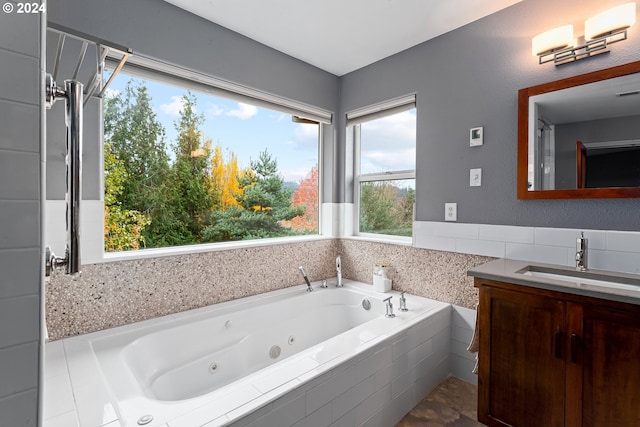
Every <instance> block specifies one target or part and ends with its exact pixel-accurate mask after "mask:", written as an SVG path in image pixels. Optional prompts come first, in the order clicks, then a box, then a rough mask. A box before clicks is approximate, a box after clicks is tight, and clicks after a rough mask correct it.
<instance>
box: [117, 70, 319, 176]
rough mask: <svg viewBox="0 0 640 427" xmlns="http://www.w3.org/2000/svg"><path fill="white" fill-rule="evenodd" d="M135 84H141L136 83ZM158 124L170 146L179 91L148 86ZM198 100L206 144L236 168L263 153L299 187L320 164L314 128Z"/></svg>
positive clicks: (204, 97) (120, 80) (207, 98)
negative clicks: (232, 157)
mask: <svg viewBox="0 0 640 427" xmlns="http://www.w3.org/2000/svg"><path fill="white" fill-rule="evenodd" d="M130 79H131V77H130V76H128V75H126V74H124V73H122V72H120V73H119V74H118V75H117V76H116V78H115V79H114V80H113V82H112V83H111V85H110V86H109V89H108V94H107V96H109V95H113V94H117V93H122V92H123V91H124V88H125V86H126V84H127V82H128V81H129V80H130ZM135 80H136V81H140V82H142V80H140V79H135ZM146 86H147V88H148V91H149V94H150V96H151V102H152V107H153V110H154V112H155V113H156V116H157V119H158V120H159V121H160V122H161V123H162V124H163V126H164V128H165V130H166V135H167V137H166V141H167V143H168V144H173V143H174V141H175V140H176V136H177V132H176V130H175V122H176V121H177V120H179V117H180V116H179V115H180V110H181V108H182V103H181V97H182V95H183V94H184V93H186V91H185V90H184V89H181V88H177V87H174V86H169V85H166V84H163V83H157V82H155V81H152V80H147V81H146ZM192 93H194V94H195V95H196V99H197V104H196V110H197V112H198V113H199V114H203V115H204V118H205V121H204V125H203V126H202V128H201V131H202V132H203V135H204V138H205V140H206V139H211V140H212V142H213V144H214V145H215V144H216V143H217V144H219V145H220V146H221V147H222V148H223V152H225V153H226V152H227V150H230V151H232V152H233V153H235V155H236V156H237V158H238V161H239V163H240V167H241V168H244V167H248V166H249V163H250V161H251V160H252V159H256V158H257V157H258V154H259V153H260V152H261V151H264V149H265V148H266V149H268V151H269V153H271V154H272V156H274V157H275V158H276V159H277V161H278V170H279V171H280V175H281V176H282V177H283V178H284V180H285V181H294V182H299V181H300V180H302V179H303V178H304V177H305V176H306V175H307V174H308V173H309V171H310V170H311V168H312V167H313V166H315V165H316V164H317V163H318V126H317V125H307V124H300V123H293V122H292V121H291V115H289V114H284V113H280V112H278V111H273V110H267V109H265V108H259V107H255V106H253V105H248V104H243V103H238V102H235V101H231V100H227V99H224V98H219V97H214V96H211V95H208V94H202V93H198V92H193V91H192Z"/></svg>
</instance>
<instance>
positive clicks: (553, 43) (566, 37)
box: [531, 25, 573, 56]
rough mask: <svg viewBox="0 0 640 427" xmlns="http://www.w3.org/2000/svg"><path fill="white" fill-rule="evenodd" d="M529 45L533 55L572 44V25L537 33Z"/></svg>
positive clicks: (547, 52) (546, 52)
mask: <svg viewBox="0 0 640 427" xmlns="http://www.w3.org/2000/svg"><path fill="white" fill-rule="evenodd" d="M531 45H532V53H533V56H539V55H543V54H549V53H551V52H553V51H557V50H560V49H564V48H565V47H568V46H573V25H564V26H562V27H558V28H554V29H553V30H549V31H545V32H544V33H542V34H538V35H537V36H535V37H534V38H533V40H532V41H531Z"/></svg>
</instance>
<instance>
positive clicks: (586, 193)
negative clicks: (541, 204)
mask: <svg viewBox="0 0 640 427" xmlns="http://www.w3.org/2000/svg"><path fill="white" fill-rule="evenodd" d="M517 179H518V182H517V189H518V199H592V198H624V197H640V61H637V62H632V63H629V64H625V65H620V66H617V67H612V68H608V69H605V70H600V71H594V72H591V73H587V74H582V75H579V76H574V77H569V78H566V79H563V80H557V81H554V82H550V83H544V84H541V85H538V86H533V87H529V88H525V89H520V90H519V91H518V177H517Z"/></svg>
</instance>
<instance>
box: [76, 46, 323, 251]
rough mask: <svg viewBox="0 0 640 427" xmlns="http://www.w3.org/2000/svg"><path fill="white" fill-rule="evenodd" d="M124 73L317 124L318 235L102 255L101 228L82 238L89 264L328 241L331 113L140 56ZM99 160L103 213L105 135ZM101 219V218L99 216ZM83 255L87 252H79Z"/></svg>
mask: <svg viewBox="0 0 640 427" xmlns="http://www.w3.org/2000/svg"><path fill="white" fill-rule="evenodd" d="M107 63H110V65H113V61H111V60H110V58H107ZM123 72H124V73H126V74H127V75H130V76H134V77H137V78H141V79H151V80H156V81H159V82H162V83H165V84H168V85H173V86H177V87H180V88H184V89H186V90H190V89H191V90H194V91H198V92H203V93H207V94H209V95H212V96H217V97H221V98H226V99H231V100H234V101H238V102H246V103H250V104H252V105H255V106H258V107H262V108H267V109H270V110H275V111H280V112H283V113H286V114H291V115H292V116H293V115H295V116H298V117H300V118H304V119H309V120H313V121H317V122H318V199H319V200H318V234H310V235H301V236H284V237H274V238H265V239H254V240H241V241H230V242H215V243H199V244H192V245H184V246H167V247H161V248H149V249H138V250H135V251H119V252H105V251H104V232H103V231H104V226H102V227H100V236H96V235H94V233H96V234H97V232H96V230H98V228H97V227H92V230H91V231H93V233H92V232H91V231H89V230H87V231H89V233H90V235H89V236H86V238H83V240H84V241H85V243H84V244H83V247H85V248H86V247H87V246H88V245H90V246H93V245H95V243H96V242H97V241H99V242H100V245H101V246H100V253H101V257H99V259H96V258H98V257H97V256H96V254H95V250H93V249H94V248H92V247H91V249H90V252H91V254H92V255H90V256H89V258H90V259H89V262H92V263H93V262H110V261H119V260H127V259H142V258H153V257H158V256H171V255H181V254H192V253H200V252H212V251H220V250H231V249H239V248H246V247H258V246H267V245H274V244H282V243H286V242H289V243H291V242H299V241H309V240H321V239H327V238H330V236H327V235H325V234H324V230H323V227H322V222H323V221H322V219H323V218H322V194H323V179H322V175H323V173H322V172H323V163H324V159H323V151H324V150H323V149H322V147H323V140H324V132H323V125H331V124H332V118H333V113H331V112H329V111H327V110H323V109H320V108H316V107H313V106H310V105H308V104H303V103H300V102H297V101H293V100H290V99H287V98H283V97H279V96H276V95H272V94H269V93H266V92H261V91H258V90H255V89H251V88H247V87H244V86H241V85H238V84H235V83H232V82H228V81H225V80H221V79H217V78H215V77H211V76H208V75H205V74H201V73H198V72H195V71H192V70H188V69H185V68H182V67H177V66H175V65H171V64H166V63H163V62H160V61H157V60H153V59H148V58H145V57H142V56H136V57H131V58H130V59H129V60H128V61H127V64H126V65H125V66H124V67H123ZM102 120H103V112H102V108H101V112H100V122H101V124H100V126H101V127H103V125H102ZM100 147H101V149H100V156H101V163H100V164H101V165H102V167H101V168H100V170H99V173H100V174H101V178H100V187H101V188H100V198H101V199H100V201H99V204H100V206H101V207H102V212H104V161H103V160H102V157H103V156H104V134H103V132H101V134H100ZM101 217H103V218H104V215H101ZM82 250H83V253H84V252H85V251H86V249H82Z"/></svg>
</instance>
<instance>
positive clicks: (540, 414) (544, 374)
mask: <svg viewBox="0 0 640 427" xmlns="http://www.w3.org/2000/svg"><path fill="white" fill-rule="evenodd" d="M479 310H480V311H479V315H480V325H479V327H480V354H479V363H480V367H479V373H478V419H479V420H480V421H481V422H483V423H485V424H487V425H489V426H517V427H527V426H531V427H540V426H545V427H555V426H564V413H565V353H566V335H565V334H566V332H565V330H566V328H565V324H566V319H565V313H566V305H565V303H564V302H562V301H558V300H555V299H553V298H549V297H545V296H539V295H533V294H528V293H522V292H517V291H510V290H503V289H497V288H489V287H485V286H482V287H480V307H479Z"/></svg>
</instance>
